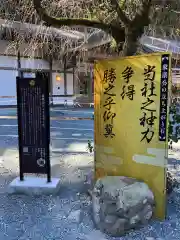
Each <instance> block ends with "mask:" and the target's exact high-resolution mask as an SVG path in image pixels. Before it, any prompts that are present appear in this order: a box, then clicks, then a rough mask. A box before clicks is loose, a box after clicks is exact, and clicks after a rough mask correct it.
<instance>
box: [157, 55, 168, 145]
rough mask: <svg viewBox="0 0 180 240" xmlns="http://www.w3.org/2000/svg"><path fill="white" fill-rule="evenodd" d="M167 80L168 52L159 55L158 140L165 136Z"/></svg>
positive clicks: (163, 138)
mask: <svg viewBox="0 0 180 240" xmlns="http://www.w3.org/2000/svg"><path fill="white" fill-rule="evenodd" d="M168 81H169V54H164V55H162V57H161V86H160V89H161V92H160V115H159V141H166V138H167V136H166V135H167V131H166V126H167V107H168Z"/></svg>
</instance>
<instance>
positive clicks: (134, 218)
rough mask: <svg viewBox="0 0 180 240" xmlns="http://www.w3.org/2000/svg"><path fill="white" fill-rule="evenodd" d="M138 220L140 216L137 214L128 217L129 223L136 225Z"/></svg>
mask: <svg viewBox="0 0 180 240" xmlns="http://www.w3.org/2000/svg"><path fill="white" fill-rule="evenodd" d="M139 222H140V217H139V216H138V215H136V216H133V217H132V218H131V219H130V225H136V224H137V223H139Z"/></svg>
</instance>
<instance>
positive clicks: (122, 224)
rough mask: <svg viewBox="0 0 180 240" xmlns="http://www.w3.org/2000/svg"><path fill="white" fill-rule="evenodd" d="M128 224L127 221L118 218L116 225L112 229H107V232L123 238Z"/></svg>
mask: <svg viewBox="0 0 180 240" xmlns="http://www.w3.org/2000/svg"><path fill="white" fill-rule="evenodd" d="M127 224H128V221H127V220H126V219H123V218H118V219H117V221H116V222H115V224H114V225H113V226H112V227H111V228H110V229H106V232H107V233H108V234H110V235H111V236H114V237H116V236H122V235H123V234H124V233H125V230H126V229H127ZM109 230H110V231H109Z"/></svg>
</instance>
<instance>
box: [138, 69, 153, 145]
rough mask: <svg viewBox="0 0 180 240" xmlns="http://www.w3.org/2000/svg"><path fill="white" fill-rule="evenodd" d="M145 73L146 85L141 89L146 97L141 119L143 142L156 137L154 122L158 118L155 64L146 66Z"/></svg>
mask: <svg viewBox="0 0 180 240" xmlns="http://www.w3.org/2000/svg"><path fill="white" fill-rule="evenodd" d="M143 75H144V86H143V88H142V89H141V95H142V97H144V102H142V105H141V112H142V116H141V118H140V119H139V121H140V125H141V126H142V127H143V128H144V130H143V131H142V132H141V135H142V138H141V142H142V141H146V142H147V143H150V142H151V141H152V139H153V137H154V124H155V121H156V120H157V116H156V107H155V100H154V97H155V96H157V95H156V86H155V82H154V80H155V76H156V68H155V66H150V65H147V66H145V68H144V73H143Z"/></svg>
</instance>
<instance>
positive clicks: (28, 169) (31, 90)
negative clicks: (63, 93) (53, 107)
mask: <svg viewBox="0 0 180 240" xmlns="http://www.w3.org/2000/svg"><path fill="white" fill-rule="evenodd" d="M17 108H18V132H19V158H20V177H21V179H22V178H23V173H36V174H47V175H48V174H49V175H50V160H49V144H50V120H49V79H48V78H45V77H44V78H42V77H40V76H38V77H36V78H32V79H31V78H19V77H17ZM49 177H50V176H49Z"/></svg>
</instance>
